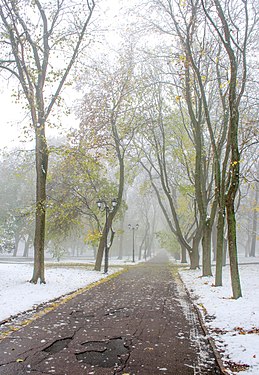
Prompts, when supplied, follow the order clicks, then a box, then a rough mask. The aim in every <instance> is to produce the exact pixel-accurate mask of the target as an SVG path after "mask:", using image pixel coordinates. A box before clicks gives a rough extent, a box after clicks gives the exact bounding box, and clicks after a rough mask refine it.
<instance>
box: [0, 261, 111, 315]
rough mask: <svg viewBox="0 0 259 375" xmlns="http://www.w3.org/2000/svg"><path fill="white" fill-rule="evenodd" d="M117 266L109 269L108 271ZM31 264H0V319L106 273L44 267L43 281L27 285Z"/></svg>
mask: <svg viewBox="0 0 259 375" xmlns="http://www.w3.org/2000/svg"><path fill="white" fill-rule="evenodd" d="M117 270H118V268H117V269H116V268H113V269H112V268H110V269H109V274H111V273H113V272H116V271H117ZM32 272H33V265H32V264H17V263H16V264H1V263H0V285H1V289H0V301H1V306H0V321H2V320H4V319H6V318H8V317H9V316H11V315H16V314H18V313H19V312H23V311H26V310H29V309H31V308H32V307H33V306H34V305H38V304H40V303H43V302H47V301H50V300H52V299H54V298H58V297H60V296H62V295H64V294H67V293H70V292H72V291H75V290H77V289H79V288H83V287H85V286H87V285H89V284H91V283H93V282H95V281H98V280H100V279H102V278H104V277H106V275H104V274H103V273H102V272H97V271H89V270H86V269H84V268H76V267H74V268H63V267H57V268H54V267H53V268H46V270H45V274H46V281H47V283H46V284H37V285H34V284H30V283H29V280H30V279H31V277H32Z"/></svg>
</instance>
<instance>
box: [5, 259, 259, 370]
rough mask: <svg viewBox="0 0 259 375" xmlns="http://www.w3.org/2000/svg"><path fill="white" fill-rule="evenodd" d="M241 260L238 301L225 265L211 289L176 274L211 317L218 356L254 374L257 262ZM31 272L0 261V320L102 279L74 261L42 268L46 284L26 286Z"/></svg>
mask: <svg viewBox="0 0 259 375" xmlns="http://www.w3.org/2000/svg"><path fill="white" fill-rule="evenodd" d="M242 261H243V262H246V263H248V264H245V265H240V275H241V283H242V291H243V297H242V298H239V299H238V300H233V299H232V298H231V285H230V277H229V267H228V266H226V267H225V268H224V281H223V284H224V286H223V287H217V288H215V287H213V286H212V285H213V283H214V278H213V277H206V278H201V277H200V274H201V271H199V270H197V271H190V270H188V269H187V268H186V269H183V268H182V269H181V271H180V274H181V277H182V279H183V281H184V283H185V285H186V287H187V288H188V290H189V292H190V295H191V296H192V298H193V300H194V303H195V304H196V305H197V306H198V307H199V309H200V310H201V312H202V314H203V316H204V318H205V316H206V317H207V318H210V319H209V321H207V322H206V325H207V328H208V331H209V333H210V334H211V336H212V337H213V338H214V340H215V342H216V345H217V347H218V349H219V351H220V352H221V354H222V356H223V360H224V361H226V362H228V361H231V362H235V363H239V364H240V365H249V366H250V367H249V369H246V370H245V371H242V372H241V373H242V374H244V375H246V374H249V375H258V374H259V257H257V258H255V259H253V261H254V262H256V261H257V263H258V264H253V263H252V264H249V262H251V258H250V259H249V261H248V259H247V258H246V259H242ZM83 262H87V261H86V260H85V261H82V260H80V263H83ZM62 263H63V261H62ZM64 263H65V262H64ZM70 263H71V261H70ZM75 263H79V262H78V261H75ZM125 264H130V262H129V259H128V260H124V261H122V262H121V261H117V260H114V261H111V262H110V268H109V274H111V273H113V272H116V271H117V270H118V269H119V266H120V265H125ZM131 264H132V263H131ZM31 276H32V264H21V263H13V264H8V263H0V301H1V303H0V321H1V320H4V319H6V318H8V317H9V316H11V315H16V314H18V313H19V312H23V311H25V310H28V309H31V308H32V307H33V306H35V305H37V304H40V303H43V302H47V301H49V300H52V299H54V298H57V297H59V296H61V295H64V294H67V293H69V292H72V291H75V290H77V289H79V288H82V287H85V286H86V285H89V284H91V283H93V282H95V281H98V280H100V279H101V278H103V277H105V275H104V274H103V273H101V272H95V271H91V270H89V269H87V268H84V267H77V265H75V267H65V264H64V267H60V264H57V267H55V265H52V267H47V268H46V280H47V284H45V285H32V284H30V283H29V282H28V280H29V279H30V278H31ZM26 280H27V281H26ZM68 281H69V282H68ZM205 312H206V313H205ZM207 318H206V319H205V321H206V320H208V319H207ZM234 373H235V372H233V374H234Z"/></svg>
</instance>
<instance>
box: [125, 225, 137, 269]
mask: <svg viewBox="0 0 259 375" xmlns="http://www.w3.org/2000/svg"><path fill="white" fill-rule="evenodd" d="M128 227H129V229H131V230H132V239H133V241H132V262H133V263H135V230H138V227H139V225H138V224H136V225H135V226H132V225H131V224H129V225H128Z"/></svg>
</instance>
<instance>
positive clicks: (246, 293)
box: [180, 258, 259, 375]
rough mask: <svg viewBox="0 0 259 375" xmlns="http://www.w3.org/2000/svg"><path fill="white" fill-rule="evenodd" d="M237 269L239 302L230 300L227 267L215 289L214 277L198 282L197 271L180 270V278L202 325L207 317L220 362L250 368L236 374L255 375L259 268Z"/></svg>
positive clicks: (258, 363)
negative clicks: (196, 308) (221, 281)
mask: <svg viewBox="0 0 259 375" xmlns="http://www.w3.org/2000/svg"><path fill="white" fill-rule="evenodd" d="M257 262H258V263H259V258H257ZM239 267H240V278H241V284H242V293H243V297H242V298H239V299H238V300H233V299H232V298H231V295H232V291H231V284H230V276H229V267H228V266H226V267H225V268H224V272H223V286H222V287H217V288H216V287H213V286H212V285H213V283H214V277H203V278H201V277H200V275H201V271H200V270H197V271H190V270H187V269H182V270H180V275H181V277H182V279H183V281H184V283H185V285H186V287H187V289H188V290H189V291H190V294H191V296H192V298H193V300H194V302H195V303H196V304H197V306H198V307H199V309H200V311H201V312H202V315H203V316H204V320H205V321H206V319H205V318H206V315H207V320H208V321H207V322H206V326H207V328H208V331H209V333H210V334H211V336H212V337H213V338H214V340H215V343H216V346H217V348H218V349H219V351H220V352H221V351H222V353H221V354H222V356H223V362H228V361H231V362H235V363H238V364H240V365H249V366H250V368H248V369H246V370H245V371H242V372H239V373H240V374H243V375H245V374H249V375H252V374H253V375H258V374H259V264H247V265H240V266H239ZM244 367H245V366H244ZM240 370H241V367H240ZM233 373H235V372H233Z"/></svg>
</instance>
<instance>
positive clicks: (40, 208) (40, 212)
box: [30, 123, 48, 284]
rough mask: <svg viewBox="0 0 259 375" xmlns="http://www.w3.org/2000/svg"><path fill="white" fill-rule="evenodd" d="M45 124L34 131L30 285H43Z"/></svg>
mask: <svg viewBox="0 0 259 375" xmlns="http://www.w3.org/2000/svg"><path fill="white" fill-rule="evenodd" d="M44 125H45V124H44V123H42V124H41V125H40V126H39V127H36V129H35V135H36V153H35V154H36V213H35V216H36V217H35V236H34V270H33V275H32V279H31V280H30V282H31V283H34V284H37V282H38V280H40V283H43V284H45V283H46V281H45V272H44V243H45V220H46V180H47V171H48V147H47V142H46V137H45V126H44Z"/></svg>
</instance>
